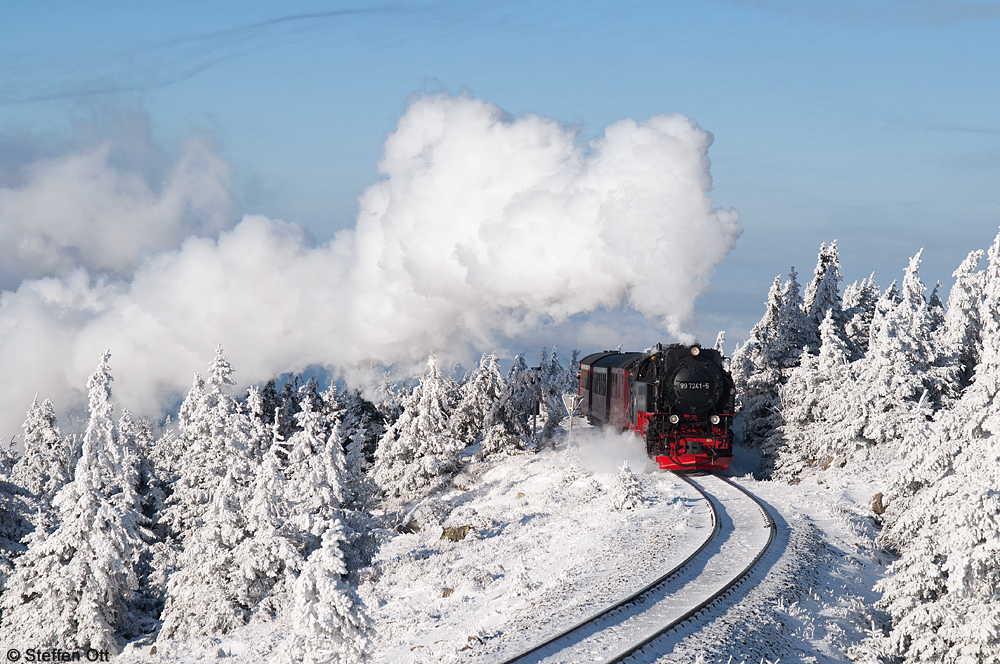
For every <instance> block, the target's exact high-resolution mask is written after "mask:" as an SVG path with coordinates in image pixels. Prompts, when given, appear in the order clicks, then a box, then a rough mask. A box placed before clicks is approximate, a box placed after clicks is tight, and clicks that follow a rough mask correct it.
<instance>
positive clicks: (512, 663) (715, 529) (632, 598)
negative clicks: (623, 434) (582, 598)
mask: <svg viewBox="0 0 1000 664" xmlns="http://www.w3.org/2000/svg"><path fill="white" fill-rule="evenodd" d="M675 474H676V473H675ZM677 477H679V478H680V479H682V480H684V481H685V482H687V483H688V484H689V485H690V486H691V488H693V489H694V490H695V491H697V492H698V493H699V494H701V497H702V498H704V499H705V501H706V502H707V503H708V506H709V508H710V509H711V515H712V532H710V533H709V535H708V537H706V538H705V541H704V542H702V543H701V545H700V546H699V547H698V548H697V549H696V550H695V551H694V552H692V553H691V555H689V556H688V557H687V558H685V559H684V560H682V561H681V562H680V563H679V564H678V565H677V566H675V567H674V568H673V569H671V570H670V571H669V572H667V573H666V574H663V575H662V576H660V577H659V578H657V579H656V580H655V581H653V582H652V583H649V584H648V585H646V586H645V587H643V588H642V589H640V590H637V591H636V592H634V593H632V594H631V595H629V596H627V597H625V598H624V599H622V600H619V601H618V602H616V603H615V604H612V605H611V606H609V607H606V608H604V609H601V610H600V611H598V612H597V613H595V614H593V615H591V616H590V617H588V618H586V619H584V620H581V621H580V622H578V623H576V624H574V625H573V626H572V627H569V628H567V629H564V630H563V631H561V632H559V633H557V634H555V635H553V636H550V637H549V638H547V639H546V640H544V641H542V642H541V643H538V644H535V645H534V646H532V647H530V648H528V649H527V650H524V651H522V652H520V653H518V654H517V655H515V656H514V657H511V658H509V659H505V660H503V662H502V664H516V662H517V661H518V660H521V659H524V658H525V657H528V656H530V655H532V654H534V653H536V652H538V651H539V650H541V649H542V648H545V647H546V646H548V645H551V644H552V643H554V642H556V641H558V640H559V639H562V638H564V637H566V636H569V635H570V634H572V633H573V632H576V631H579V630H582V629H585V628H586V627H587V626H588V625H590V624H591V623H593V622H594V621H596V620H600V619H601V618H603V617H604V616H606V615H608V614H609V613H613V612H615V611H617V610H618V609H620V608H622V607H624V606H627V605H629V604H634V603H639V600H640V598H641V597H642V596H643V595H646V594H647V593H649V592H650V591H651V590H653V589H655V588H656V587H657V586H659V585H660V584H662V583H664V582H665V581H668V580H669V579H671V578H673V577H674V576H676V575H677V574H679V573H680V572H681V571H683V570H684V569H685V568H686V567H687V566H688V565H690V564H691V561H692V560H694V559H695V558H697V557H698V554H700V553H701V552H702V551H704V550H705V547H707V546H708V545H709V544H711V542H712V540H714V539H715V537H716V536H717V535H718V534H719V512H718V510H717V509H716V507H715V503H714V502H713V501H712V499H711V498H709V497H708V494H707V493H705V492H704V491H702V489H701V487H699V486H698V485H697V484H695V483H694V482H692V481H691V480H690V479H688V478H687V477H685V476H684V475H679V474H677Z"/></svg>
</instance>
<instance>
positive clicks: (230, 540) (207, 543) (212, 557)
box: [157, 460, 254, 641]
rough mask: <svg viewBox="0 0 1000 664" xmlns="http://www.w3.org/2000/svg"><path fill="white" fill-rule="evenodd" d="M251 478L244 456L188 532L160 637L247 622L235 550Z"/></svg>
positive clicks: (170, 587)
mask: <svg viewBox="0 0 1000 664" xmlns="http://www.w3.org/2000/svg"><path fill="white" fill-rule="evenodd" d="M253 479H254V478H253V472H252V470H251V469H250V467H249V464H248V463H247V461H246V460H236V461H234V463H232V464H231V465H230V466H229V469H228V470H227V472H226V473H225V475H224V476H223V478H222V480H221V481H220V482H219V484H218V486H217V487H216V488H215V491H214V492H213V494H212V501H211V502H210V503H209V504H208V509H207V510H206V511H205V512H204V513H203V514H202V516H201V518H200V519H199V525H198V526H197V527H195V528H193V529H192V530H191V531H190V532H189V533H188V534H187V537H186V538H185V542H184V551H183V552H182V553H181V556H180V566H179V569H178V570H177V571H176V572H174V573H173V574H171V575H170V578H169V580H168V582H167V593H166V602H165V605H164V608H163V614H162V615H161V616H160V620H161V621H162V622H163V625H162V627H161V628H160V633H159V636H158V637H157V639H158V640H160V641H163V640H167V639H178V640H183V639H189V638H192V637H195V636H204V635H208V634H225V633H227V632H229V631H231V630H233V629H235V628H237V627H242V626H243V625H245V624H246V623H247V620H248V619H249V616H250V611H251V608H252V607H250V606H247V605H246V604H244V603H241V602H240V599H239V594H240V591H241V590H242V589H243V588H242V586H241V585H240V584H239V583H238V580H237V576H238V575H239V565H238V564H237V561H236V554H235V549H236V547H237V546H238V545H239V544H240V543H241V542H242V541H243V540H245V539H246V538H247V536H248V532H247V517H246V514H245V508H246V504H247V502H248V499H249V496H248V494H249V487H250V486H251V485H252V482H253Z"/></svg>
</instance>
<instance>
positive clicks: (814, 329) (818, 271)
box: [802, 240, 844, 349]
mask: <svg viewBox="0 0 1000 664" xmlns="http://www.w3.org/2000/svg"><path fill="white" fill-rule="evenodd" d="M840 279H841V277H840V254H839V252H838V249H837V241H836V240H834V241H833V242H831V243H830V244H829V245H827V244H826V243H825V242H824V243H823V244H821V245H820V247H819V255H818V256H817V257H816V268H815V270H813V280H812V281H811V282H809V285H808V286H806V292H805V297H804V299H803V306H802V311H803V312H805V314H806V316H807V325H808V327H807V330H806V332H807V335H808V338H807V340H806V344H807V345H808V346H810V347H811V348H814V349H815V348H818V347H819V326H820V325H821V324H822V322H823V319H824V318H826V312H827V311H832V312H833V320H834V325H836V326H837V327H838V328H840V329H843V327H844V310H843V309H844V307H843V301H842V299H841V296H840Z"/></svg>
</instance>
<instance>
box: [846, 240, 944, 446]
mask: <svg viewBox="0 0 1000 664" xmlns="http://www.w3.org/2000/svg"><path fill="white" fill-rule="evenodd" d="M920 255H921V252H918V253H917V254H916V255H915V256H914V257H913V258H912V259H911V260H910V264H909V266H908V267H907V269H906V274H905V276H904V278H903V284H902V288H901V290H900V292H899V296H898V301H897V302H895V303H894V304H892V306H891V307H890V308H888V310H887V311H886V312H885V314H884V315H882V320H881V322H880V323H879V324H878V326H877V327H876V326H875V325H873V326H872V329H873V330H876V332H875V336H874V337H873V338H872V340H871V342H870V345H869V349H868V353H867V355H866V356H865V358H864V359H863V360H862V361H861V362H860V364H859V368H858V379H857V384H858V387H859V389H860V390H861V396H860V400H859V403H860V404H862V406H863V409H864V416H865V420H866V421H865V425H864V430H863V434H862V435H863V436H864V437H865V438H866V439H868V440H870V441H871V442H872V443H876V444H878V443H885V442H887V441H890V440H899V439H900V438H901V437H902V436H903V435H904V433H905V429H906V427H908V426H910V425H911V424H913V423H914V422H916V421H917V420H918V419H919V418H921V417H923V415H922V414H920V413H918V412H917V410H916V409H915V408H914V406H915V405H916V404H917V403H918V402H921V401H923V402H924V403H926V404H927V405H928V406H933V407H939V406H940V405H942V403H944V402H946V401H947V400H949V399H950V398H951V397H952V395H953V393H954V390H955V387H956V383H957V377H956V375H955V372H954V369H953V367H952V366H951V365H950V364H949V363H948V358H947V356H946V355H945V354H943V353H942V349H941V348H940V347H939V346H938V344H937V334H936V330H935V327H934V323H933V318H932V316H931V312H930V309H929V307H928V304H927V301H926V300H925V299H924V295H923V292H924V290H925V287H924V285H923V283H922V282H921V281H920V276H919V268H920ZM878 317H879V315H878V314H876V318H878Z"/></svg>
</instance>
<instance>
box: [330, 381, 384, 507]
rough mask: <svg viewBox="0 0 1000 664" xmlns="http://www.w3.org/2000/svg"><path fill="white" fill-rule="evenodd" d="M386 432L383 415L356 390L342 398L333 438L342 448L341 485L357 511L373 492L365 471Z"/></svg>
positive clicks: (369, 465) (368, 467)
mask: <svg viewBox="0 0 1000 664" xmlns="http://www.w3.org/2000/svg"><path fill="white" fill-rule="evenodd" d="M385 430H386V428H385V423H384V420H383V419H382V413H381V411H380V410H379V409H378V408H377V407H376V406H375V404H373V403H372V402H371V401H368V400H367V399H365V398H364V397H363V396H362V395H361V393H360V392H359V391H356V390H355V391H353V392H348V393H347V394H346V395H345V397H344V414H343V419H342V420H341V421H340V423H339V424H337V427H336V429H335V435H336V437H337V440H339V441H340V442H341V444H342V445H343V448H344V454H345V463H346V467H347V475H346V476H345V478H344V484H345V486H346V487H347V493H348V495H349V496H350V498H349V500H350V501H351V503H352V504H354V505H356V506H357V508H358V509H364V508H366V507H367V505H368V502H369V501H370V500H372V498H373V495H374V493H375V487H374V485H373V483H372V480H371V478H370V477H369V476H368V471H369V470H370V469H371V468H372V466H373V465H374V463H375V449H376V447H377V446H378V441H379V440H380V439H381V438H382V436H383V435H385Z"/></svg>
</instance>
